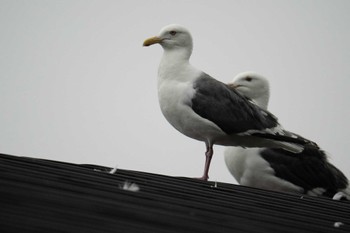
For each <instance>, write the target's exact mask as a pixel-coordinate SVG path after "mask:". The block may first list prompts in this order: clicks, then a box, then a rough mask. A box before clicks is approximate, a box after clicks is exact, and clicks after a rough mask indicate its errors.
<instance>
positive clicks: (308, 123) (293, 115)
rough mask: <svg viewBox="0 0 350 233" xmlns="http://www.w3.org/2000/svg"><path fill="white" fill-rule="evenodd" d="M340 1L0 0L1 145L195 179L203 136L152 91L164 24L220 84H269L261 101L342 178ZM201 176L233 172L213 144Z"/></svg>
mask: <svg viewBox="0 0 350 233" xmlns="http://www.w3.org/2000/svg"><path fill="white" fill-rule="evenodd" d="M349 12H350V1H348V0H328V1H325V0H323V1H322V0H318V1H314V0H313V1H311V0H295V1H290V0H257V1H250V0H235V1H233V0H228V1H220V0H218V1H203V0H198V1H187V0H181V1H161V0H148V1H132V0H126V1H104V0H96V1H86V0H59V1H58V0H57V1H44V0H41V1H39V0H31V1H26V0H17V1H13V0H0V109H1V114H0V152H1V153H8V154H12V155H23V156H31V157H37V158H45V159H53V160H60V161H66V162H73V163H93V164H100V165H105V166H111V167H113V166H115V165H118V167H119V168H124V169H132V170H141V171H147V172H153V173H161V174H166V175H173V176H189V177H199V176H201V175H202V170H203V166H204V151H205V146H204V143H202V142H199V141H195V140H193V139H191V138H187V137H186V136H184V135H182V134H181V133H179V132H177V131H176V130H175V129H174V128H172V126H171V125H169V124H168V122H167V121H166V120H165V118H164V117H163V115H162V113H161V111H160V109H159V105H158V97H157V85H156V81H157V69H158V64H159V61H160V58H161V54H162V49H161V47H160V46H152V47H149V48H144V47H142V42H143V41H144V39H146V38H148V37H150V36H153V35H156V34H157V33H158V32H159V30H160V29H161V28H162V27H163V26H165V25H167V24H170V23H179V24H182V25H184V26H186V27H187V28H188V29H189V30H190V31H191V32H192V36H193V38H194V51H193V55H192V59H191V62H192V64H193V65H195V66H196V67H198V68H200V69H202V70H204V71H205V72H207V73H209V74H210V75H211V76H213V77H215V78H216V79H218V80H220V81H223V82H229V81H231V79H232V78H233V77H234V76H235V75H236V74H237V73H239V72H242V71H247V70H253V71H256V72H258V73H261V74H262V75H264V76H266V77H267V78H268V79H269V80H270V82H271V89H272V90H271V101H270V111H271V112H272V113H274V114H275V115H276V116H278V117H279V119H280V122H281V123H282V124H283V125H284V127H285V128H286V129H288V130H290V131H293V132H296V133H299V134H301V135H303V136H304V137H306V138H309V139H311V140H314V141H316V142H317V143H318V144H319V145H320V146H321V147H322V148H323V149H324V150H326V151H328V152H329V153H330V154H331V158H330V159H331V161H332V163H333V164H334V165H336V166H337V167H338V168H340V169H341V170H342V171H343V172H344V173H345V174H346V175H347V176H348V177H349V178H350V166H349V164H350V162H349V156H350V155H349V152H348V145H349V132H350V124H349V120H350V106H349V97H350V94H349V88H350V25H349V22H350V14H349ZM209 175H210V180H217V181H224V182H234V178H233V177H231V175H230V174H229V172H228V171H227V169H226V167H225V164H224V159H223V147H221V146H215V148H214V158H213V161H212V167H211V170H210V173H209Z"/></svg>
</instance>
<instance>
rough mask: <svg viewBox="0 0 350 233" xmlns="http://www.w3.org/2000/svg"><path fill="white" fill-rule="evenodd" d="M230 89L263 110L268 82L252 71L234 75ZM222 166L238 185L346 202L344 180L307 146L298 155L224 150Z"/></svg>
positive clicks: (317, 150) (279, 151)
mask: <svg viewBox="0 0 350 233" xmlns="http://www.w3.org/2000/svg"><path fill="white" fill-rule="evenodd" d="M233 80H234V82H232V83H229V84H228V85H229V86H230V88H233V89H235V90H236V91H238V92H240V93H241V94H242V95H244V96H245V97H247V98H249V99H251V101H252V102H254V103H255V104H257V105H258V106H260V107H261V108H264V109H267V107H268V102H269V97H270V88H269V82H268V80H267V79H266V78H265V77H263V76H262V75H259V74H257V73H255V72H243V73H240V74H238V75H237V76H236V77H235V78H234V79H233ZM224 155H225V156H224V158H225V163H226V166H227V168H228V170H229V171H230V173H231V174H232V175H233V177H234V178H235V179H236V180H237V182H238V183H239V184H241V185H245V186H251V187H255V188H262V189H268V190H274V191H280V192H290V193H298V194H306V195H311V196H327V197H332V198H333V199H335V200H339V199H341V198H345V199H350V188H349V183H348V179H347V178H346V177H345V175H344V174H343V173H342V172H341V171H340V170H338V169H337V168H336V167H335V166H333V165H332V164H331V163H329V161H328V159H327V155H326V153H325V152H324V151H323V150H321V149H320V148H317V147H312V148H311V147H307V148H305V149H304V150H303V151H302V152H300V153H291V152H289V151H286V150H283V149H280V148H247V149H243V148H239V147H227V148H226V149H225V152H224Z"/></svg>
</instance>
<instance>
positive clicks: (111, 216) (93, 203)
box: [0, 155, 350, 233]
mask: <svg viewBox="0 0 350 233" xmlns="http://www.w3.org/2000/svg"><path fill="white" fill-rule="evenodd" d="M109 170H110V168H106V167H101V166H95V165H76V164H70V163H63V162H56V161H49V160H42V159H34V158H28V157H16V156H9V155H0V177H1V178H0V186H1V188H0V206H1V211H0V232H84V233H85V232H99V233H101V232H131V233H133V232H152V233H156V232H162V233H167V232H177V233H179V232H191V233H193V232H201V233H205V232H208V233H209V232H210V233H215V232H249V233H253V232H258V233H264V232H286V233H288V232H298V233H301V232H325V233H329V232H350V203H349V202H347V201H333V200H330V199H326V198H316V197H309V196H301V195H293V194H286V193H278V192H272V191H266V190H259V189H254V188H249V187H244V186H238V185H232V184H225V183H214V182H205V181H200V180H195V179H191V178H182V177H170V176H164V175H158V174H151V173H145V172H138V171H128V170H122V169H118V170H117V171H116V173H115V174H109V173H108V171H109ZM125 182H128V184H131V183H134V184H136V185H137V186H138V187H139V190H138V191H128V190H124V189H123V188H122V187H123V185H124V184H125Z"/></svg>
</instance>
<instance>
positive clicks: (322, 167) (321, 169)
mask: <svg viewBox="0 0 350 233" xmlns="http://www.w3.org/2000/svg"><path fill="white" fill-rule="evenodd" d="M260 155H261V157H263V158H264V159H265V160H266V161H268V162H269V164H270V166H271V167H272V168H273V169H274V170H275V175H276V176H277V177H279V178H281V179H284V180H286V181H289V182H291V183H293V184H295V185H297V186H300V187H302V188H304V190H305V192H307V191H309V190H312V189H314V188H324V189H325V190H326V193H324V195H325V196H329V197H333V195H334V194H335V193H336V192H337V191H338V190H339V189H344V188H346V187H347V185H348V180H347V178H346V177H345V175H344V174H343V173H342V172H341V171H339V170H338V169H337V168H336V167H334V166H333V165H332V164H330V163H329V162H328V160H327V157H326V155H325V153H324V151H322V150H320V149H317V148H311V147H306V148H305V149H304V150H303V151H302V152H301V153H297V154H295V153H292V152H288V151H286V150H283V149H264V150H262V151H261V152H260Z"/></svg>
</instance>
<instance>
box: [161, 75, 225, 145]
mask: <svg viewBox="0 0 350 233" xmlns="http://www.w3.org/2000/svg"><path fill="white" fill-rule="evenodd" d="M170 82H172V83H170ZM193 95H194V89H193V88H192V85H191V84H190V83H188V82H177V81H168V82H163V83H161V84H160V85H159V86H158V97H159V104H160V108H161V110H162V113H163V115H164V116H165V118H166V119H167V120H168V122H169V123H170V124H171V125H172V126H173V127H174V128H176V129H177V130H178V131H180V132H181V133H183V134H185V135H186V136H188V137H191V138H193V139H197V140H200V141H211V142H214V141H215V138H218V137H223V136H224V135H225V134H224V133H223V132H222V131H221V130H220V128H219V127H218V126H217V125H215V124H214V123H212V122H211V121H208V120H206V119H204V118H202V117H200V116H199V115H197V114H196V113H195V112H194V111H193V110H192V108H191V98H192V97H193Z"/></svg>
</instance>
